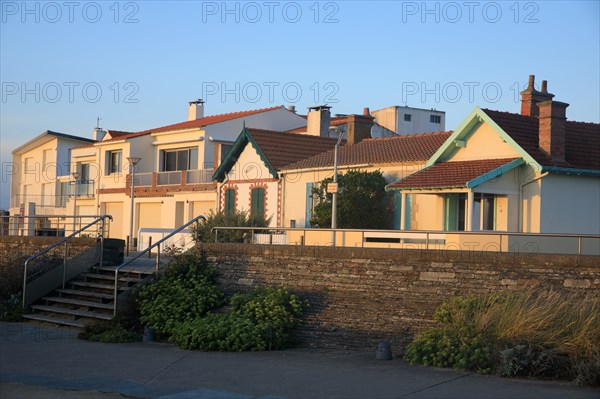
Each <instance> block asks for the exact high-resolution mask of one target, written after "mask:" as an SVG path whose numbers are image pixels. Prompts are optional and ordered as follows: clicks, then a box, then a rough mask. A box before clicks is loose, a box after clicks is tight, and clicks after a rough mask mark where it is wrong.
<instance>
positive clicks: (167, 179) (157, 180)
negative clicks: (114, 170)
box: [135, 169, 214, 187]
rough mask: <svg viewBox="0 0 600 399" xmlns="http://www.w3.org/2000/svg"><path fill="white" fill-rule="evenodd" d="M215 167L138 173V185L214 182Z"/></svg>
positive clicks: (177, 184)
mask: <svg viewBox="0 0 600 399" xmlns="http://www.w3.org/2000/svg"><path fill="white" fill-rule="evenodd" d="M213 173H214V169H197V170H176V171H172V172H150V173H136V174H135V185H136V187H156V186H185V185H193V184H206V183H212V182H213V181H212V175H213Z"/></svg>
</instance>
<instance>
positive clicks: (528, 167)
mask: <svg viewBox="0 0 600 399" xmlns="http://www.w3.org/2000/svg"><path fill="white" fill-rule="evenodd" d="M521 97H522V101H521V113H520V114H513V113H508V112H499V111H493V110H489V109H481V108H475V109H474V110H473V111H472V112H471V113H470V114H469V115H468V116H467V117H466V118H465V120H464V121H463V122H462V123H461V124H460V126H459V127H458V128H457V129H456V130H455V131H454V132H453V133H452V135H450V137H448V139H447V140H446V141H445V142H444V143H443V144H442V146H441V147H440V148H439V149H438V150H437V151H436V153H435V154H434V155H433V156H432V157H431V158H429V160H428V161H427V163H426V164H425V167H424V168H423V169H421V170H419V171H417V172H416V173H413V174H411V175H409V176H406V177H403V178H401V179H399V180H397V181H395V182H393V183H391V184H389V185H388V186H387V188H386V189H387V190H388V191H395V192H396V193H398V194H397V195H398V196H399V203H400V204H399V207H400V209H401V212H400V229H401V230H411V229H413V227H412V226H414V224H415V223H417V224H418V225H419V226H424V225H426V226H427V227H428V229H430V230H443V231H507V232H525V233H571V234H596V235H599V234H600V124H597V123H584V122H574V121H568V120H567V117H566V109H567V107H568V106H569V104H566V103H563V102H559V101H554V100H553V97H554V95H553V94H550V93H548V91H547V83H546V81H543V82H542V85H541V90H540V91H538V90H536V89H535V87H534V77H533V75H532V76H530V79H529V86H528V87H527V88H526V89H525V90H524V91H522V92H521ZM425 198H427V199H428V203H429V204H431V203H432V200H431V199H432V198H434V199H435V200H434V201H433V203H434V205H433V206H428V207H419V206H418V204H419V203H420V202H423V201H424V199H425ZM409 205H410V206H409ZM415 205H416V206H415Z"/></svg>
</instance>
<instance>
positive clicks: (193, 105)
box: [188, 98, 204, 121]
mask: <svg viewBox="0 0 600 399" xmlns="http://www.w3.org/2000/svg"><path fill="white" fill-rule="evenodd" d="M200 118H204V100H202V99H201V98H199V99H197V100H194V101H190V102H188V121H195V120H196V119H200Z"/></svg>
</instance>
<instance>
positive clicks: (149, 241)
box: [148, 236, 152, 259]
mask: <svg viewBox="0 0 600 399" xmlns="http://www.w3.org/2000/svg"><path fill="white" fill-rule="evenodd" d="M151 246H152V236H150V237H148V259H150V258H151V257H152V249H151V248H150V247H151Z"/></svg>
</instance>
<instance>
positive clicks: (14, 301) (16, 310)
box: [0, 293, 23, 321]
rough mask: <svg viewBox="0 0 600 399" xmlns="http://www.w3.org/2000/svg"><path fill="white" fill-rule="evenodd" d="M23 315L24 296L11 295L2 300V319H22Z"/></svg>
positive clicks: (0, 308) (0, 305)
mask: <svg viewBox="0 0 600 399" xmlns="http://www.w3.org/2000/svg"><path fill="white" fill-rule="evenodd" d="M22 316H23V296H22V294H21V293H18V294H15V295H11V296H10V297H9V298H8V299H6V300H1V301H0V321H21V320H22Z"/></svg>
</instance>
